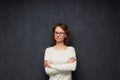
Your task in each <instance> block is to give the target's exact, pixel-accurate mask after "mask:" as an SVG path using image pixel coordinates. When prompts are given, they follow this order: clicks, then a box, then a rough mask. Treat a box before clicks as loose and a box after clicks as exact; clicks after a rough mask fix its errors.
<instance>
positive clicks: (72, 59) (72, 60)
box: [67, 57, 76, 63]
mask: <svg viewBox="0 0 120 80" xmlns="http://www.w3.org/2000/svg"><path fill="white" fill-rule="evenodd" d="M75 61H76V59H75V57H71V58H69V60H68V61H67V63H74V62H75Z"/></svg>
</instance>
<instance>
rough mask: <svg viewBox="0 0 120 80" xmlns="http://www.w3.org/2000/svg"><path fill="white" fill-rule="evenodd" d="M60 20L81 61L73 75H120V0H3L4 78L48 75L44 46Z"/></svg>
mask: <svg viewBox="0 0 120 80" xmlns="http://www.w3.org/2000/svg"><path fill="white" fill-rule="evenodd" d="M57 22H63V23H66V24H68V26H69V28H70V31H71V34H72V46H74V47H75V49H76V54H77V60H78V63H77V70H76V71H75V72H74V73H73V80H120V50H119V48H120V31H119V30H120V3H119V1H117V0H4V1H0V80H48V76H47V75H46V74H45V72H44V68H43V59H44V50H45V48H46V47H49V46H50V43H51V42H50V41H51V29H52V26H53V24H54V23H57Z"/></svg>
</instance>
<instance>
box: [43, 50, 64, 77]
mask: <svg viewBox="0 0 120 80" xmlns="http://www.w3.org/2000/svg"><path fill="white" fill-rule="evenodd" d="M44 60H48V61H51V59H50V55H49V51H48V50H47V49H46V50H45V56H44ZM45 72H46V74H48V75H51V74H59V73H62V72H63V71H60V70H56V69H52V68H48V67H45Z"/></svg>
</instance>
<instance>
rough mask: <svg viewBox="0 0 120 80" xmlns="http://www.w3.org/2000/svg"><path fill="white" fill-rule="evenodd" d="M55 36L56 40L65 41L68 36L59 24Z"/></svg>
mask: <svg viewBox="0 0 120 80" xmlns="http://www.w3.org/2000/svg"><path fill="white" fill-rule="evenodd" d="M54 38H55V40H56V42H64V39H65V38H66V34H65V31H64V30H63V29H62V28H60V27H59V26H57V27H56V28H55V32H54Z"/></svg>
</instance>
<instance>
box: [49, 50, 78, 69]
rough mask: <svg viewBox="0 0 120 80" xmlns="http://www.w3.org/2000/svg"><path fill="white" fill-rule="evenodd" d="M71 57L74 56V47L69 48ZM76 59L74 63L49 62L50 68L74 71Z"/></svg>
mask: <svg viewBox="0 0 120 80" xmlns="http://www.w3.org/2000/svg"><path fill="white" fill-rule="evenodd" d="M71 57H75V58H76V53H75V49H74V48H72V50H71ZM76 64H77V60H76V61H75V62H74V63H66V64H51V68H52V69H56V70H60V71H75V70H76Z"/></svg>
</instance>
